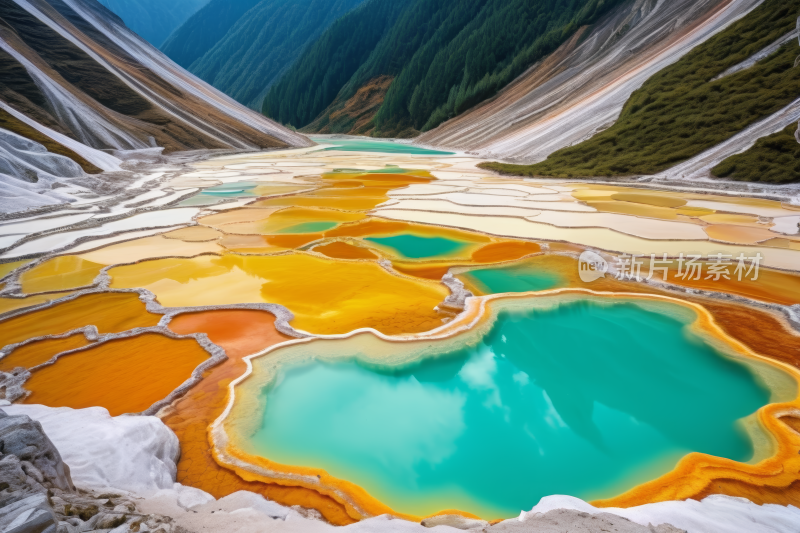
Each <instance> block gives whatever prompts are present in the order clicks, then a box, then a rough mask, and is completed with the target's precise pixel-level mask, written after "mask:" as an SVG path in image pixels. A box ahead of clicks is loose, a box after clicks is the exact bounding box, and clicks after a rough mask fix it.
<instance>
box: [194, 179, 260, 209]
mask: <svg viewBox="0 0 800 533" xmlns="http://www.w3.org/2000/svg"><path fill="white" fill-rule="evenodd" d="M257 186H258V183H255V182H252V181H239V182H236V183H225V184H222V185H215V186H214V187H209V188H207V189H203V190H202V191H200V192H199V193H197V194H196V195H194V196H192V197H191V198H187V199H186V200H183V201H182V202H181V203H180V205H181V206H198V207H199V206H204V205H214V204H216V203H219V202H221V201H223V200H224V199H226V198H249V197H255V196H256V195H255V194H254V193H253V192H251V190H252V189H253V188H254V187H257Z"/></svg>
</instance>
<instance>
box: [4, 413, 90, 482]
mask: <svg viewBox="0 0 800 533" xmlns="http://www.w3.org/2000/svg"><path fill="white" fill-rule="evenodd" d="M0 454H2V456H8V455H13V456H16V457H18V458H19V459H20V461H21V467H22V470H23V471H24V472H25V473H26V475H27V476H29V477H31V478H33V479H34V480H36V482H37V483H38V484H42V485H44V486H47V487H49V488H57V489H61V490H65V491H74V490H75V487H74V485H73V484H72V479H71V478H70V475H69V467H68V466H67V465H66V464H64V461H63V460H62V459H61V454H59V453H58V450H57V449H56V447H55V446H54V445H53V443H52V442H50V439H48V438H47V435H45V433H44V430H43V429H42V425H41V424H40V423H39V422H36V421H34V420H32V419H31V418H30V417H29V416H25V415H19V416H8V415H7V414H6V413H5V411H2V410H0ZM2 481H3V480H2V479H0V482H2Z"/></svg>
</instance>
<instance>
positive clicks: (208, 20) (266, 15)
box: [163, 0, 363, 108]
mask: <svg viewBox="0 0 800 533" xmlns="http://www.w3.org/2000/svg"><path fill="white" fill-rule="evenodd" d="M361 2H363V0H293V1H288V0H259V1H257V2H254V1H251V0H244V1H242V0H234V1H233V2H229V1H228V0H212V2H211V3H209V5H207V6H206V7H205V8H203V9H201V10H200V11H199V12H198V13H197V14H196V15H195V16H194V17H192V18H191V19H190V20H189V21H187V22H186V24H184V26H182V27H181V28H180V29H178V31H176V32H175V34H174V35H173V36H172V37H170V39H169V40H168V41H167V42H166V43H165V44H164V47H163V50H164V53H166V54H167V55H168V56H170V57H172V58H173V59H174V60H175V61H177V62H178V63H179V64H181V65H183V66H185V67H186V68H187V69H188V70H189V71H190V72H192V73H193V74H196V75H197V76H199V77H200V78H201V79H203V80H205V81H207V82H208V83H210V84H211V85H213V86H214V87H216V88H217V89H220V90H221V91H223V92H225V93H226V94H228V95H230V96H232V97H233V98H235V99H236V100H238V101H239V102H242V103H243V104H245V105H248V106H250V107H253V108H260V107H261V103H262V101H263V99H264V95H265V94H266V92H267V90H268V89H269V87H270V86H271V85H272V84H273V83H274V82H275V81H276V80H277V79H278V77H279V76H280V75H281V74H282V73H283V72H284V71H285V70H286V69H287V68H288V67H290V66H291V65H292V64H293V63H294V61H295V60H296V59H297V58H298V57H299V56H300V54H301V53H302V52H303V50H305V48H306V47H307V46H308V45H309V44H310V43H312V42H314V41H315V40H316V39H317V38H318V37H319V36H320V34H321V33H322V32H323V31H325V29H327V28H328V27H329V26H330V25H331V24H332V23H333V22H334V21H335V20H336V19H338V18H340V17H341V16H342V15H344V14H345V13H347V12H348V11H350V10H352V9H353V8H354V7H356V6H358V5H359V4H360V3H361Z"/></svg>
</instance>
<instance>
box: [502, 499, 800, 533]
mask: <svg viewBox="0 0 800 533" xmlns="http://www.w3.org/2000/svg"><path fill="white" fill-rule="evenodd" d="M553 509H574V510H576V511H583V512H585V513H590V514H597V513H611V514H615V515H618V516H623V517H625V518H627V519H628V520H631V521H632V522H636V523H638V524H641V525H643V526H647V525H648V524H663V523H668V524H672V525H673V526H675V527H677V528H681V529H685V530H686V531H688V532H689V533H718V532H720V531H725V532H726V533H776V532H778V533H798V532H800V509H798V508H797V507H794V506H792V505H789V506H787V507H784V506H781V505H756V504H754V503H752V502H751V501H749V500H746V499H744V498H733V497H730V496H721V495H715V496H708V497H707V498H705V499H704V500H703V501H701V502H699V501H697V500H686V501H674V502H660V503H651V504H647V505H640V506H638V507H631V508H628V509H618V508H603V509H598V508H596V507H593V506H592V505H590V504H588V503H586V502H585V501H583V500H580V499H578V498H573V497H571V496H547V497H545V498H542V499H541V500H540V501H539V503H538V505H536V507H534V508H533V509H531V510H530V511H528V512H527V513H525V512H523V513H522V514H520V516H519V518H517V519H515V520H519V521H521V522H524V521H525V520H526V519H527V518H528V517H530V516H533V515H535V514H536V513H546V512H547V511H552V510H553Z"/></svg>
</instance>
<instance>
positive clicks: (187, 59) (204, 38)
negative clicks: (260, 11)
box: [161, 0, 259, 69]
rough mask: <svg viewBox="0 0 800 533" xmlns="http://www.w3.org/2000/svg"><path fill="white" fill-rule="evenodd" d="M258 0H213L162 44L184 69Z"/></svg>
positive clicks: (162, 48)
mask: <svg viewBox="0 0 800 533" xmlns="http://www.w3.org/2000/svg"><path fill="white" fill-rule="evenodd" d="M258 2H259V0H211V1H210V2H208V4H206V5H205V7H203V8H202V9H200V10H199V11H198V12H197V13H195V14H194V15H193V16H191V17H190V18H189V19H188V20H187V21H186V22H185V23H184V24H183V25H182V26H181V27H180V28H178V29H177V30H175V32H174V33H173V34H172V35H170V37H169V38H168V39H167V40H166V42H165V43H164V44H163V45H162V46H161V51H162V52H164V53H165V54H167V55H168V56H169V58H170V59H172V60H173V61H174V62H176V63H177V64H179V65H180V66H182V67H183V68H185V69H188V68H189V66H190V65H191V64H192V63H194V62H195V61H196V60H197V58H199V57H202V56H203V54H205V53H206V52H208V51H209V50H211V48H213V47H214V45H215V44H217V43H218V42H219V41H220V39H222V38H223V37H224V36H225V34H226V33H228V31H229V30H230V29H231V28H232V27H233V25H234V24H236V22H237V21H238V20H239V19H240V18H241V17H242V15H244V14H245V13H246V12H247V11H249V10H250V9H252V8H253V7H254V6H255V5H256V4H257V3H258Z"/></svg>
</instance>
